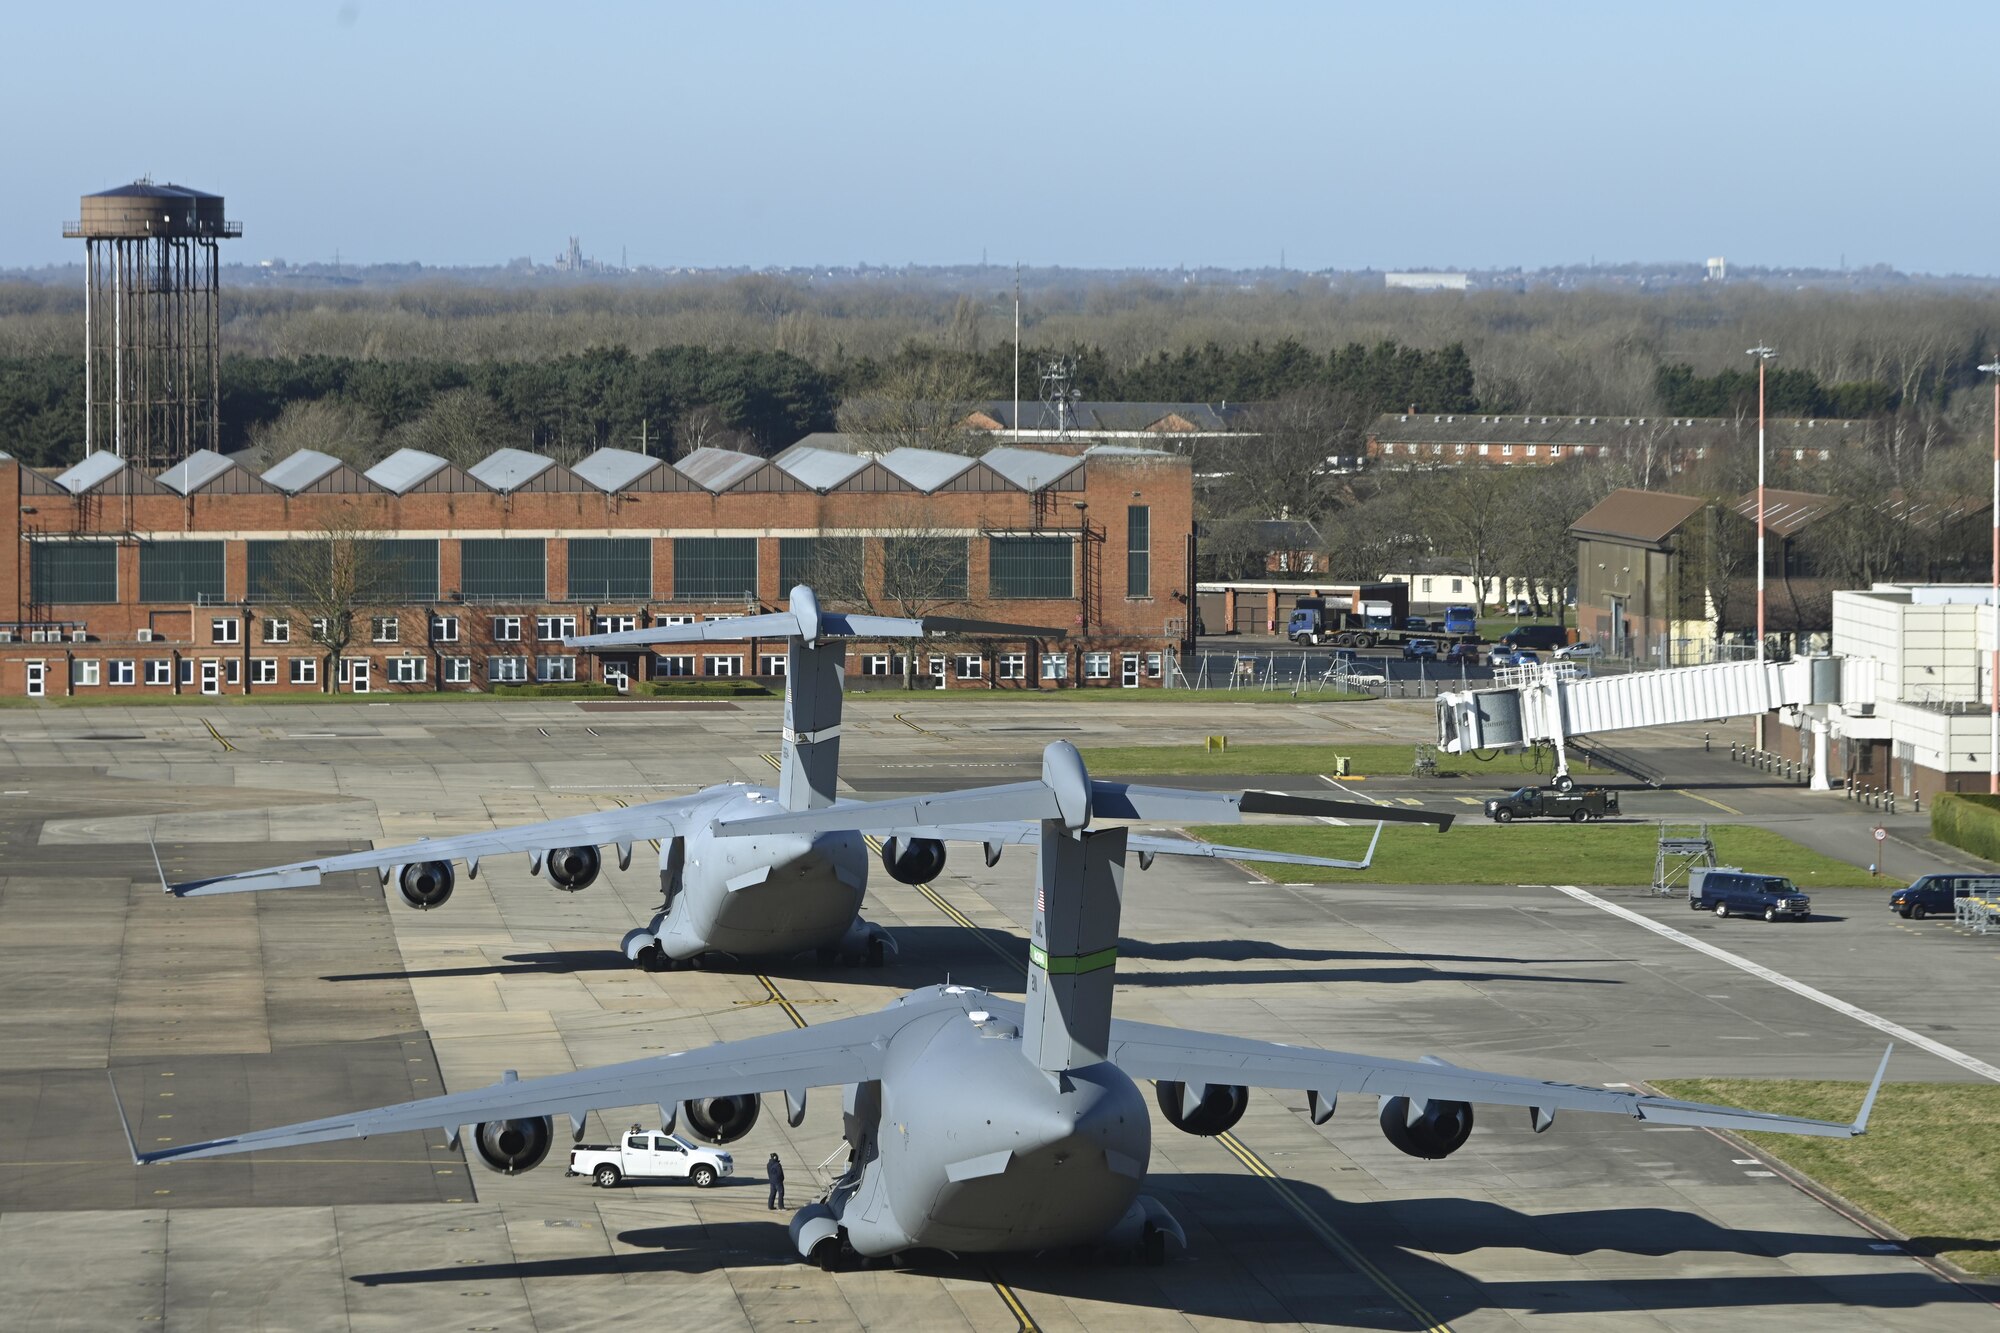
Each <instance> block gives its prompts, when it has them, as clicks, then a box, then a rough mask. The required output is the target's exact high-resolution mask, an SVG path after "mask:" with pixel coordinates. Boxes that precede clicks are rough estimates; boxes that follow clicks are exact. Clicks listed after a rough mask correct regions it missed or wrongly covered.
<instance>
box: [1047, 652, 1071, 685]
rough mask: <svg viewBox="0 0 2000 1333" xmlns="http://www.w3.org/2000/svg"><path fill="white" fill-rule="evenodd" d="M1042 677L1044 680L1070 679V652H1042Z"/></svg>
mask: <svg viewBox="0 0 2000 1333" xmlns="http://www.w3.org/2000/svg"><path fill="white" fill-rule="evenodd" d="M1042 679H1043V680H1068V679H1069V654H1068V653H1043V654H1042Z"/></svg>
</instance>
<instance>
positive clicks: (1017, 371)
mask: <svg viewBox="0 0 2000 1333" xmlns="http://www.w3.org/2000/svg"><path fill="white" fill-rule="evenodd" d="M1013 424H1014V438H1015V439H1016V440H1018V439H1020V438H1021V261H1020V260H1018V259H1017V260H1015V261H1014V423H1013Z"/></svg>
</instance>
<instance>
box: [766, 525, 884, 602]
mask: <svg viewBox="0 0 2000 1333" xmlns="http://www.w3.org/2000/svg"><path fill="white" fill-rule="evenodd" d="M863 558H864V556H863V551H862V542H861V538H859V537H780V538H778V584H779V586H781V587H782V588H784V590H785V593H786V595H787V596H790V595H791V591H792V589H793V588H795V587H797V586H798V585H799V584H801V583H803V584H806V585H808V586H809V587H811V588H812V589H813V590H814V591H815V592H818V593H819V594H820V595H821V596H822V597H840V596H847V597H858V596H859V595H860V593H861V581H862V561H863Z"/></svg>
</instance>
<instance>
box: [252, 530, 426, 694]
mask: <svg viewBox="0 0 2000 1333" xmlns="http://www.w3.org/2000/svg"><path fill="white" fill-rule="evenodd" d="M398 573H399V571H398V569H397V567H396V562H395V560H394V559H392V558H391V557H390V556H389V555H388V552H387V548H386V547H384V546H383V545H382V543H381V541H380V540H379V539H378V538H376V537H375V536H374V535H373V534H372V533H370V532H368V531H366V530H364V529H363V528H362V527H360V525H358V524H355V523H352V522H343V523H336V524H334V525H332V526H329V527H328V528H326V529H324V530H322V531H321V532H318V533H315V534H314V535H313V536H311V537H302V538H297V539H294V540H292V541H290V542H287V543H286V544H285V546H284V548H283V550H281V551H280V552H279V556H278V567H277V576H278V588H279V596H280V598H281V599H282V601H283V603H284V605H285V607H286V609H287V610H289V611H290V612H291V613H292V614H293V615H295V616H297V617H299V618H300V619H301V620H303V621H304V622H305V625H306V631H307V637H308V638H309V639H310V640H311V641H312V642H313V643H315V644H317V645H318V646H319V647H320V648H321V649H323V650H324V653H325V660H324V662H323V663H322V666H323V670H324V674H323V675H322V676H321V678H320V688H321V690H322V691H323V692H325V693H329V694H331V693H334V692H336V691H335V688H334V687H335V684H336V682H337V681H338V679H339V677H338V674H337V673H338V670H339V666H340V658H341V655H342V654H343V653H345V652H346V651H347V648H348V645H349V644H351V643H353V642H354V628H355V627H354V622H355V618H356V617H357V616H358V615H364V614H366V612H367V611H368V609H369V608H371V607H379V606H382V605H383V604H385V603H386V602H388V601H389V600H390V599H391V597H392V595H393V593H394V591H395V585H396V582H397V575H398Z"/></svg>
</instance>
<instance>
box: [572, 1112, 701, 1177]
mask: <svg viewBox="0 0 2000 1333" xmlns="http://www.w3.org/2000/svg"><path fill="white" fill-rule="evenodd" d="M563 1174H564V1175H570V1176H589V1177H590V1178H591V1179H592V1180H594V1181H596V1182H597V1183H598V1184H599V1185H602V1186H604V1187H605V1188H606V1189H609V1188H610V1187H611V1186H613V1185H616V1184H617V1183H618V1182H619V1181H621V1180H685V1181H687V1182H688V1183H690V1184H692V1185H693V1186H694V1187H695V1188H696V1189H707V1188H708V1187H709V1186H710V1185H713V1184H714V1183H715V1182H716V1181H718V1180H721V1179H722V1178H723V1177H724V1176H730V1175H734V1174H736V1162H735V1159H734V1158H732V1157H731V1156H730V1155H729V1154H728V1153H726V1152H718V1151H716V1150H715V1149H713V1148H704V1147H702V1146H700V1145H699V1144H695V1143H689V1142H688V1141H687V1140H686V1139H684V1138H682V1137H680V1136H679V1135H678V1134H668V1133H665V1132H663V1131H660V1130H643V1129H640V1128H639V1127H638V1126H637V1125H634V1126H633V1127H632V1128H631V1129H629V1130H627V1131H626V1132H625V1134H624V1136H623V1138H621V1139H620V1140H619V1141H618V1142H617V1143H580V1144H578V1145H577V1146H576V1147H574V1148H572V1149H570V1151H569V1170H568V1171H565V1172H564V1173H563Z"/></svg>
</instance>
